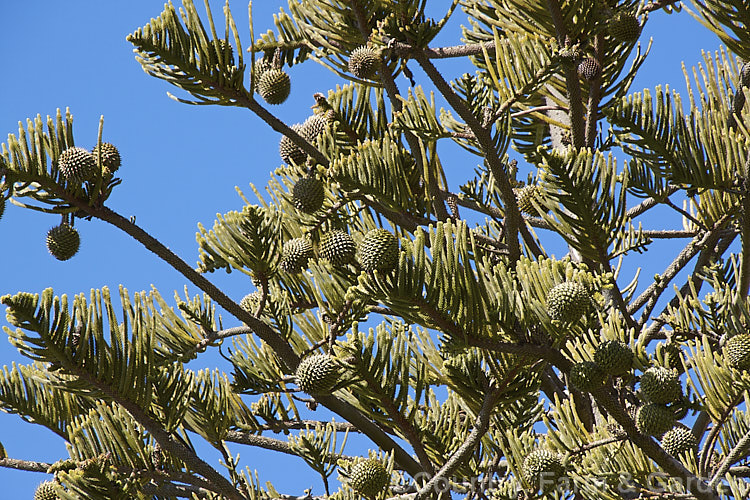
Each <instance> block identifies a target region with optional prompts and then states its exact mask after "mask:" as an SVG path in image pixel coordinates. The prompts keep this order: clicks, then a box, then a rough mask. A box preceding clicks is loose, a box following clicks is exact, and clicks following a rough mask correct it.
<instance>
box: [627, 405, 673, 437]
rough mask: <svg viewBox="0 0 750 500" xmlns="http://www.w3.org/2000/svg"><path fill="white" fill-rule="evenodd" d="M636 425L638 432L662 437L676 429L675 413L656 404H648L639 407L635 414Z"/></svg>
mask: <svg viewBox="0 0 750 500" xmlns="http://www.w3.org/2000/svg"><path fill="white" fill-rule="evenodd" d="M635 424H636V426H637V427H638V430H639V431H640V432H641V433H643V434H646V435H648V436H655V437H661V436H662V435H663V434H664V433H665V432H667V431H668V430H669V429H671V428H672V427H674V425H675V418H674V413H672V411H671V410H670V409H669V408H667V407H666V406H662V405H659V404H656V403H646V404H645V405H643V406H639V407H638V410H637V412H636V414H635Z"/></svg>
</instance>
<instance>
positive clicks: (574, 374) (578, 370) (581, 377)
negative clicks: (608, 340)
mask: <svg viewBox="0 0 750 500" xmlns="http://www.w3.org/2000/svg"><path fill="white" fill-rule="evenodd" d="M606 381H607V376H606V374H605V373H604V371H603V370H602V369H601V368H600V367H599V365H597V364H596V363H594V362H592V361H583V362H581V363H576V364H574V365H573V367H572V368H571V369H570V385H572V386H573V387H575V388H576V389H578V390H579V391H582V392H592V391H595V390H596V389H599V388H601V387H604V383H605V382H606Z"/></svg>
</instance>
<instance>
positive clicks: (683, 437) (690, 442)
mask: <svg viewBox="0 0 750 500" xmlns="http://www.w3.org/2000/svg"><path fill="white" fill-rule="evenodd" d="M661 447H662V448H664V451H666V452H667V453H669V454H670V455H672V456H673V457H678V456H680V455H682V454H683V453H686V452H689V451H691V450H692V451H693V452H697V451H698V440H697V439H696V437H695V434H693V432H692V431H691V430H690V429H689V428H687V427H685V426H684V425H681V424H680V425H676V426H674V427H672V428H671V429H669V430H668V431H667V432H665V433H664V436H662V438H661Z"/></svg>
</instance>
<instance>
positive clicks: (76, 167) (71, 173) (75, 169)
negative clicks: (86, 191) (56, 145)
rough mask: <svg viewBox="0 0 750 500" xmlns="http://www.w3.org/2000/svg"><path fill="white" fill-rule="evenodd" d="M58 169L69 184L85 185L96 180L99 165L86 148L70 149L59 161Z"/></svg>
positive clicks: (62, 154)
mask: <svg viewBox="0 0 750 500" xmlns="http://www.w3.org/2000/svg"><path fill="white" fill-rule="evenodd" d="M57 167H58V168H59V169H60V173H61V174H62V176H63V177H64V178H65V180H67V181H68V182H74V183H78V184H80V183H83V182H86V181H93V180H94V179H96V174H97V172H96V171H97V168H98V167H97V165H96V160H95V159H94V155H92V154H91V153H89V151H88V150H86V149H84V148H78V147H72V148H68V149H66V150H65V151H63V152H62V153H61V154H60V158H58V159H57Z"/></svg>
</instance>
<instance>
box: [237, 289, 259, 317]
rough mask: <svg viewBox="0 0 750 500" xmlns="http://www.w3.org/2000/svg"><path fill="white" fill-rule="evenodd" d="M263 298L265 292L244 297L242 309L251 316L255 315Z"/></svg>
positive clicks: (257, 291) (241, 302) (255, 292)
mask: <svg viewBox="0 0 750 500" xmlns="http://www.w3.org/2000/svg"><path fill="white" fill-rule="evenodd" d="M262 298H263V292H261V291H259V290H256V291H254V292H251V293H248V294H247V295H245V296H244V297H242V300H240V307H241V308H242V309H244V310H245V311H247V312H249V313H250V314H255V313H256V312H258V306H259V305H260V300H261V299H262Z"/></svg>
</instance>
